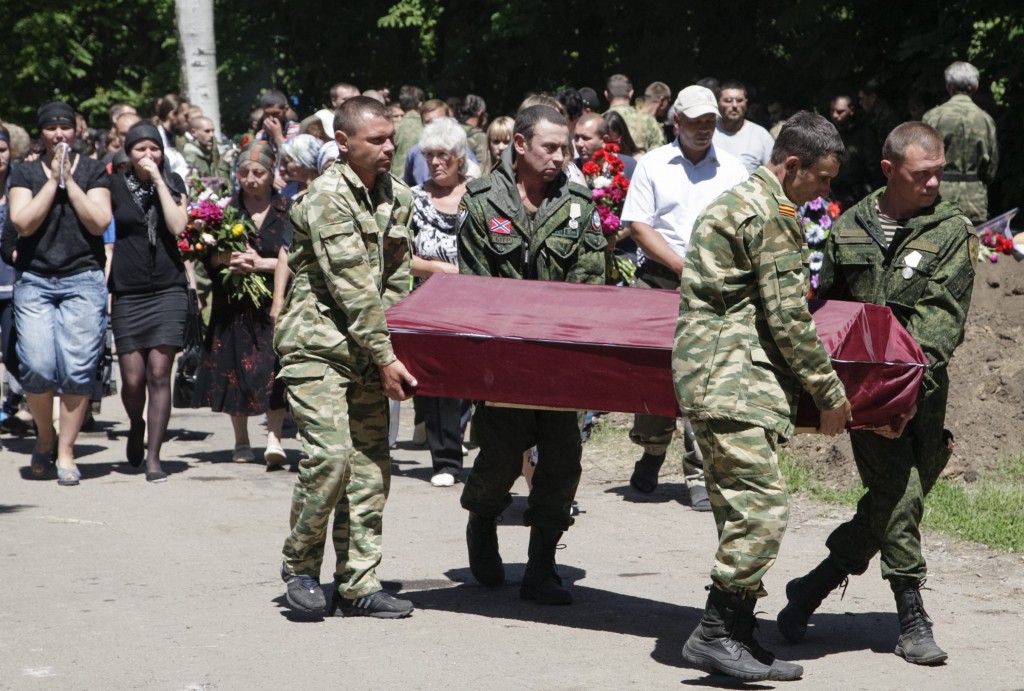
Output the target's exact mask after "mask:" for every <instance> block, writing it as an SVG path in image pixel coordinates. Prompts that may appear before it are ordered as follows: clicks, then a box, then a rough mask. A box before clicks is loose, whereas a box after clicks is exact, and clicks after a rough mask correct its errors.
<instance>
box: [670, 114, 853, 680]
mask: <svg viewBox="0 0 1024 691" xmlns="http://www.w3.org/2000/svg"><path fill="white" fill-rule="evenodd" d="M842 152H843V142H842V139H840V137H839V133H838V132H837V131H836V129H835V127H834V126H833V125H832V123H830V122H828V121H826V120H825V119H824V118H822V117H821V116H819V115H813V114H811V113H807V112H801V113H797V114H796V115H794V116H793V117H792V118H790V119H789V120H788V121H787V123H786V125H785V126H784V127H783V128H782V131H781V132H780V133H779V138H778V140H776V142H775V146H774V148H773V150H772V156H771V160H770V162H769V163H768V165H767V166H762V167H760V168H758V169H757V170H756V171H755V172H754V174H753V175H752V176H751V177H750V178H748V179H747V180H746V181H745V182H742V183H740V184H739V185H736V186H735V187H733V188H732V189H730V190H729V191H727V192H725V193H724V194H722V195H721V196H720V197H718V198H717V199H716V200H715V201H713V202H712V203H711V204H709V205H708V207H707V208H706V209H705V210H704V214H703V216H702V217H701V218H700V219H698V221H697V223H696V224H695V226H694V231H693V235H692V237H691V240H690V247H689V248H688V250H687V252H686V257H685V258H684V260H683V274H682V285H681V287H680V307H679V323H678V326H677V329H676V338H675V345H674V347H673V351H672V373H673V379H674V382H675V389H676V396H677V398H678V401H679V407H680V410H681V411H682V413H683V414H684V415H685V416H687V417H689V418H690V420H691V423H692V425H693V431H694V433H695V434H696V437H697V443H698V444H699V446H700V450H701V453H702V455H703V458H704V472H705V481H706V482H707V489H708V495H709V497H710V499H711V510H712V512H713V514H714V517H715V523H716V525H717V527H718V535H719V547H718V552H717V554H716V555H715V565H714V568H713V569H712V571H711V580H712V585H711V588H710V594H709V596H708V600H707V605H706V608H705V611H704V616H703V617H702V618H701V623H700V624H699V625H698V626H697V628H696V629H695V630H694V632H693V634H692V635H691V636H690V638H689V640H687V642H686V646H685V647H684V648H683V657H684V659H686V660H687V661H688V662H689V663H691V664H693V665H696V666H697V667H700V668H702V669H707V670H710V671H717V672H721V673H724V674H728V675H731V676H735V677H738V678H741V679H745V680H748V681H757V680H762V679H773V680H779V681H786V680H791V679H797V678H799V677H800V675H801V674H802V673H803V668H801V667H800V666H799V665H795V664H791V663H788V662H782V661H780V660H776V659H775V658H774V656H773V655H771V653H768V652H767V651H765V650H764V649H762V648H761V647H760V645H758V643H757V641H756V639H755V638H754V604H755V602H756V600H757V598H758V597H762V596H764V595H765V594H766V592H765V589H764V587H763V585H762V578H763V577H764V575H765V573H766V572H767V571H768V569H769V568H770V567H771V565H772V564H773V563H774V562H775V558H776V556H777V555H778V551H779V546H780V544H781V542H782V536H783V534H784V533H785V530H786V522H787V520H788V515H789V500H788V495H787V492H786V486H785V483H784V481H783V479H782V474H781V472H780V471H779V465H778V458H777V455H776V447H777V444H778V443H779V441H781V440H783V439H785V438H786V437H789V436H790V435H791V434H792V433H793V429H794V427H793V420H794V419H795V417H796V405H797V400H798V398H799V394H800V389H801V387H802V388H803V389H806V390H807V391H808V393H809V394H810V395H811V396H812V397H813V399H814V402H815V404H816V405H817V406H818V409H819V410H821V411H822V413H821V425H820V431H821V432H823V433H825V434H830V435H834V434H839V433H841V432H842V431H843V429H844V428H845V425H846V422H847V421H848V420H849V418H850V404H849V403H848V402H847V400H846V392H845V389H844V388H843V385H842V383H841V382H840V381H839V377H838V376H837V375H836V374H835V372H834V371H833V370H832V365H831V363H830V361H829V358H828V354H827V353H826V352H825V349H824V348H823V347H822V345H821V341H820V340H819V339H818V334H817V331H816V330H815V327H814V322H813V321H812V319H811V315H810V312H809V311H808V308H807V299H806V294H807V284H806V278H805V276H804V272H803V265H802V261H801V249H802V247H803V233H802V231H801V227H800V224H799V223H798V221H797V219H796V209H797V207H798V206H799V205H801V204H803V203H805V202H807V201H810V200H811V199H813V198H815V197H819V196H827V195H828V191H829V182H830V180H831V179H832V178H833V177H835V175H836V173H837V172H838V170H839V157H840V156H841V155H842Z"/></svg>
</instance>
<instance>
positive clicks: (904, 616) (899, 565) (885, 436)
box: [778, 122, 978, 664]
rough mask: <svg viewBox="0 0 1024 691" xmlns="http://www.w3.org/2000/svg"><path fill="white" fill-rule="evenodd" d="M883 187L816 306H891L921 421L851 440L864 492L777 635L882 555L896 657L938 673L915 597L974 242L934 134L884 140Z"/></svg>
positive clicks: (896, 133)
mask: <svg viewBox="0 0 1024 691" xmlns="http://www.w3.org/2000/svg"><path fill="white" fill-rule="evenodd" d="M882 157H883V160H882V172H883V173H884V174H885V177H886V178H887V180H888V183H889V184H888V186H887V187H883V188H881V189H879V190H877V191H875V192H874V193H872V194H870V195H869V196H867V197H866V198H865V199H863V200H862V201H860V202H859V203H858V204H857V205H855V206H854V207H853V208H851V209H850V210H849V211H847V212H846V213H844V214H843V215H842V216H840V217H839V219H838V220H837V221H836V223H835V225H834V226H833V228H832V233H831V235H830V237H829V239H828V243H827V245H826V247H825V261H824V264H823V265H822V268H821V274H820V281H821V282H820V284H819V288H818V293H819V295H820V296H821V297H823V298H834V299H839V300H854V301H857V302H866V303H872V304H876V305H887V306H888V307H889V308H890V309H891V310H892V312H893V315H894V316H895V317H896V319H897V320H899V322H900V324H902V325H903V326H904V327H905V328H906V329H907V331H908V332H909V333H910V335H911V336H913V337H914V339H915V340H916V341H917V342H918V343H919V344H920V345H921V348H922V350H924V352H925V354H926V355H927V356H928V363H929V364H928V369H927V370H926V372H925V377H924V383H923V384H922V386H921V391H920V394H919V396H918V399H917V411H916V413H915V414H913V416H912V417H909V418H908V420H905V421H904V428H903V429H900V430H897V431H893V430H888V429H883V430H878V431H870V430H863V431H854V432H851V433H850V441H851V443H852V445H853V455H854V459H855V460H856V462H857V469H858V470H859V471H860V477H861V480H862V481H863V483H864V486H865V487H866V488H867V493H866V494H865V495H864V496H863V497H862V498H861V500H860V502H859V503H858V504H857V512H856V514H854V516H853V518H852V519H850V520H849V521H847V522H846V523H843V524H842V525H840V526H839V527H838V528H836V529H835V530H834V531H833V532H832V534H831V535H830V536H829V538H828V540H827V541H826V543H825V544H826V546H827V547H828V549H829V556H828V558H827V559H826V560H825V561H823V562H822V563H821V564H820V565H819V566H818V567H817V568H815V569H814V570H813V571H811V573H809V574H808V575H806V576H804V577H802V578H799V579H797V580H795V581H793V582H791V583H790V584H789V586H788V587H787V589H786V592H787V595H788V596H789V604H788V605H787V606H786V608H785V609H784V610H783V611H782V613H780V614H779V618H778V622H779V629H780V630H781V631H782V633H783V635H785V636H786V638H788V639H789V640H791V641H793V642H798V641H800V640H802V639H803V637H804V632H805V630H806V627H807V620H808V619H809V618H810V616H811V613H812V612H814V610H815V609H816V608H817V607H818V606H819V605H820V604H821V601H822V599H823V598H824V597H825V596H826V595H827V594H828V593H829V592H830V591H831V590H833V589H834V588H836V587H837V586H838V585H839V584H840V583H841V582H842V581H843V580H845V579H846V577H847V576H848V575H849V574H856V575H860V574H862V573H864V571H865V570H866V569H867V567H868V563H869V562H870V561H871V559H872V558H873V557H874V556H875V555H876V554H879V553H881V567H882V577H883V578H885V579H886V580H888V581H889V586H890V587H891V588H892V591H893V593H894V594H895V597H896V604H897V609H898V611H899V618H900V633H901V635H900V638H899V642H898V644H897V646H896V653H897V654H898V655H901V656H902V657H904V658H906V659H907V660H908V661H910V662H914V663H917V664H938V663H940V662H942V661H943V660H945V659H946V653H945V652H944V651H942V650H941V649H940V648H939V647H938V646H937V645H936V644H935V640H934V638H933V636H932V632H931V620H930V619H928V617H927V615H926V614H925V612H924V607H923V604H922V602H921V594H920V587H921V584H922V583H923V582H924V579H925V576H926V575H927V569H926V566H925V560H924V556H923V555H922V554H921V531H920V523H921V516H922V514H923V513H924V498H925V496H926V495H927V494H928V491H929V490H930V489H931V488H932V486H933V485H934V484H935V481H936V480H937V479H938V477H939V473H941V472H942V469H943V468H945V467H946V462H947V461H948V460H949V457H950V453H951V451H950V442H951V436H949V435H948V433H947V432H945V430H944V427H943V425H944V423H945V416H946V397H947V394H948V392H949V375H948V373H947V367H948V365H949V360H950V358H951V357H952V355H953V350H954V349H955V348H956V347H957V346H958V345H960V343H961V342H962V341H963V338H964V323H965V322H966V320H967V309H968V307H969V306H970V302H971V291H972V288H973V286H974V273H975V271H974V266H975V263H976V261H977V256H978V240H977V237H976V236H975V235H974V233H973V227H972V226H971V223H970V221H969V220H968V219H967V218H966V217H965V216H964V215H963V212H962V211H961V210H960V208H959V207H958V206H957V205H955V204H953V203H951V202H948V201H945V200H943V199H942V198H941V197H940V196H939V194H938V193H939V189H940V187H939V180H940V179H941V178H942V176H943V172H942V170H943V147H942V139H941V136H940V134H939V133H938V132H936V131H935V130H934V129H932V128H931V127H929V126H928V125H925V124H922V123H919V122H908V123H904V124H902V125H900V126H899V127H897V128H896V129H895V130H893V131H892V133H890V135H889V137H888V138H887V139H886V141H885V148H884V150H883V152H882Z"/></svg>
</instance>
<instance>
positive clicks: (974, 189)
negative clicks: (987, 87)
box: [922, 94, 999, 223]
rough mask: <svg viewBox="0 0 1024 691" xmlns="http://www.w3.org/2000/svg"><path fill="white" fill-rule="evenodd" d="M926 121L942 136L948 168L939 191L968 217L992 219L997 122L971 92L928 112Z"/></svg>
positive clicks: (925, 115) (925, 117)
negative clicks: (990, 194) (990, 188)
mask: <svg viewBox="0 0 1024 691" xmlns="http://www.w3.org/2000/svg"><path fill="white" fill-rule="evenodd" d="M922 120H923V121H924V122H925V124H928V125H931V126H932V127H934V128H935V129H937V130H938V131H939V134H941V135H942V139H943V142H944V143H945V145H946V168H945V172H944V173H943V175H942V185H941V186H940V187H939V193H940V194H941V195H942V198H943V199H945V200H947V201H950V202H952V203H954V204H957V205H958V206H959V207H960V208H961V209H963V212H964V214H965V215H966V216H967V218H969V219H971V221H973V222H974V223H981V222H982V221H984V220H986V219H987V218H988V213H989V212H988V186H989V185H991V184H992V180H993V179H994V178H995V176H996V166H997V165H998V164H999V149H998V147H997V146H996V123H995V121H994V120H993V119H992V116H991V115H989V114H988V113H986V112H985V111H983V110H982V109H981V108H979V107H978V106H976V105H975V104H974V101H972V100H971V97H970V96H968V95H967V94H957V95H955V96H953V97H951V98H950V99H949V100H948V101H946V102H945V103H943V104H942V105H940V106H935V107H934V108H932V109H931V110H929V111H928V112H927V113H925V114H924V117H923V118H922Z"/></svg>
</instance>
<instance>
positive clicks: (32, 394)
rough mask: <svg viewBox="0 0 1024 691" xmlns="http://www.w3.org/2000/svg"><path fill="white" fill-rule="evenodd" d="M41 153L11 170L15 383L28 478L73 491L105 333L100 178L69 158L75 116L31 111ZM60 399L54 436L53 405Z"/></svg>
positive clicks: (105, 218)
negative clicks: (31, 436)
mask: <svg viewBox="0 0 1024 691" xmlns="http://www.w3.org/2000/svg"><path fill="white" fill-rule="evenodd" d="M38 119H39V129H40V131H41V139H42V143H43V154H42V156H41V157H40V158H39V159H38V160H36V161H32V162H31V163H25V164H22V165H19V166H17V167H16V168H15V169H14V170H13V171H12V172H11V183H10V193H9V214H10V219H9V220H10V222H11V225H12V226H13V228H14V230H15V232H16V233H17V236H18V237H17V243H16V245H15V251H16V253H17V255H16V259H15V269H16V270H17V272H18V273H17V279H16V282H15V286H14V319H15V328H16V329H17V331H18V345H17V348H18V358H19V360H20V365H19V377H18V378H19V380H20V381H21V385H22V387H23V388H24V389H25V393H26V395H27V398H28V404H29V409H30V410H31V411H32V418H33V420H34V421H35V423H36V427H37V428H38V434H39V436H38V438H37V440H36V447H35V450H34V451H33V452H32V468H31V472H32V477H34V478H37V479H47V478H49V477H51V476H52V465H51V456H52V454H53V452H54V451H56V459H57V482H58V484H61V485H77V484H78V482H79V480H80V479H81V476H82V475H81V472H80V471H79V469H78V467H77V466H76V465H75V440H76V439H77V438H78V433H79V431H80V430H81V428H82V421H83V420H84V419H85V413H86V411H87V410H88V407H89V397H90V395H91V393H92V390H93V387H94V385H95V381H96V371H97V368H98V365H99V359H100V355H101V354H102V350H103V335H104V332H105V331H106V328H107V288H106V285H105V284H104V278H103V266H104V263H105V256H104V253H103V231H105V230H106V229H107V226H108V225H109V224H110V215H111V214H110V180H109V179H108V177H107V174H106V171H105V170H104V169H103V166H102V165H101V164H100V163H98V162H97V161H94V160H93V159H91V158H87V157H85V156H80V155H77V154H74V153H72V150H71V145H72V144H73V143H74V138H75V124H76V122H75V111H74V110H73V109H72V108H71V106H69V105H68V104H66V103H62V102H59V101H56V102H53V103H48V104H46V105H44V106H43V107H41V108H40V109H39V111H38ZM57 394H59V395H60V438H59V439H56V440H55V438H54V437H55V434H54V429H53V399H54V396H55V395H57Z"/></svg>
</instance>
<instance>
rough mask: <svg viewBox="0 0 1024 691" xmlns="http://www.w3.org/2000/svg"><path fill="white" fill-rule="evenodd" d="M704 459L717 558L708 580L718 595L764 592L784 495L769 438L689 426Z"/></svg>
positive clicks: (728, 427)
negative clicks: (763, 582)
mask: <svg viewBox="0 0 1024 691" xmlns="http://www.w3.org/2000/svg"><path fill="white" fill-rule="evenodd" d="M693 431H694V433H695V434H696V436H697V443H698V444H699V445H700V450H701V452H702V453H703V454H704V473H705V475H704V478H705V480H706V481H707V487H708V497H709V499H710V500H711V511H712V512H713V514H714V516H715V525H716V526H717V527H718V552H717V553H716V554H715V566H714V568H713V569H712V570H711V580H712V581H713V582H714V584H715V585H716V586H718V588H719V590H724V591H727V592H734V593H742V592H744V591H747V592H751V593H755V594H756V595H757V596H758V597H763V596H764V595H765V594H766V592H765V590H764V588H763V587H762V585H761V579H762V578H764V575H765V573H767V571H768V569H770V568H771V566H772V564H774V563H775V559H776V558H777V557H778V555H779V547H780V545H781V544H782V536H783V535H785V533H786V523H787V522H788V520H789V493H788V492H787V491H786V485H785V482H784V481H783V479H782V473H781V471H780V470H779V461H778V455H777V454H776V446H777V444H778V435H777V434H776V433H775V432H772V431H769V430H766V429H764V428H763V427H757V426H756V425H750V424H747V423H745V422H734V421H731V420H693Z"/></svg>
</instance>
